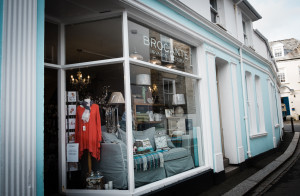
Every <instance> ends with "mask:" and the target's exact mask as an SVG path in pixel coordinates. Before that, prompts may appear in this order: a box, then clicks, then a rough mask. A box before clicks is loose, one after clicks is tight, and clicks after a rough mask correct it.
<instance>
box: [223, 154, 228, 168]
mask: <svg viewBox="0 0 300 196" xmlns="http://www.w3.org/2000/svg"><path fill="white" fill-rule="evenodd" d="M223 163H224V168H225V167H228V166H229V159H228V158H225V157H223Z"/></svg>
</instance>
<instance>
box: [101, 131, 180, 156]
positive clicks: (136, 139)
mask: <svg viewBox="0 0 300 196" xmlns="http://www.w3.org/2000/svg"><path fill="white" fill-rule="evenodd" d="M102 132H103V133H102V137H103V142H104V143H120V142H121V141H122V142H123V143H124V144H126V145H127V140H126V132H125V131H123V130H122V129H120V128H119V129H118V137H117V136H116V135H114V134H111V133H107V132H105V131H102ZM132 135H133V143H132V146H137V147H138V151H140V152H142V151H149V150H150V151H156V150H161V149H168V148H175V146H174V144H173V143H172V141H171V138H170V137H169V136H168V135H166V130H164V129H161V130H157V131H155V127H151V128H149V129H146V130H144V131H132Z"/></svg>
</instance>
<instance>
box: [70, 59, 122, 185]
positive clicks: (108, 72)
mask: <svg viewBox="0 0 300 196" xmlns="http://www.w3.org/2000/svg"><path fill="white" fill-rule="evenodd" d="M123 75H124V72H123V64H116V65H104V66H97V67H89V68H81V69H72V70H67V71H66V88H67V89H66V90H67V91H66V162H67V174H66V176H67V188H68V189H86V188H87V189H127V187H128V183H127V176H128V175H127V174H128V171H127V148H126V145H125V144H126V135H125V134H122V132H120V131H119V126H120V121H121V120H122V114H123V113H124V112H125V106H124V105H125V104H124V103H125V100H124V80H123V78H124V77H123Z"/></svg>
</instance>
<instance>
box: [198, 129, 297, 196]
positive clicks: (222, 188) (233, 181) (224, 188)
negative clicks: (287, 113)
mask: <svg viewBox="0 0 300 196" xmlns="http://www.w3.org/2000/svg"><path fill="white" fill-rule="evenodd" d="M298 134H299V133H297V135H298ZM293 137H294V133H293V132H285V133H284V135H283V141H282V142H281V143H280V145H279V147H278V148H277V149H274V152H273V153H269V154H267V155H266V156H264V157H261V158H260V159H256V160H255V161H250V162H249V164H248V165H247V166H246V167H245V168H241V169H240V172H238V173H237V174H235V175H232V176H230V177H229V178H227V179H226V180H225V181H223V182H222V183H220V184H219V185H215V186H213V187H211V188H210V189H208V190H207V191H205V192H203V193H201V194H200V195H223V194H225V193H226V194H227V195H243V193H246V192H247V189H248V188H251V186H254V185H255V184H254V181H253V180H254V179H251V178H250V177H252V178H253V176H254V177H255V176H256V177H261V176H265V175H266V174H267V172H271V169H269V170H267V169H268V167H272V166H268V165H269V164H270V165H272V164H273V165H274V162H277V161H275V160H276V159H277V158H278V157H280V156H281V155H284V153H285V152H286V150H287V149H288V148H289V149H290V148H291V147H289V146H290V144H291V143H292V140H293ZM297 141H298V140H297ZM277 164H278V163H277ZM272 168H274V167H272ZM249 179H250V181H249ZM251 180H252V181H251ZM229 191H231V192H229ZM200 195H199V196H200Z"/></svg>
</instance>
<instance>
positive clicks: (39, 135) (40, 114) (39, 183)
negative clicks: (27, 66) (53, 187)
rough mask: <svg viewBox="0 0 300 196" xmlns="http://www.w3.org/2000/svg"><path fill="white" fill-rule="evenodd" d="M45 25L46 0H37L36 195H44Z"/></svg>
mask: <svg viewBox="0 0 300 196" xmlns="http://www.w3.org/2000/svg"><path fill="white" fill-rule="evenodd" d="M44 25H45V0H37V45H36V195H37V196H43V195H44V39H45V38H44Z"/></svg>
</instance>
